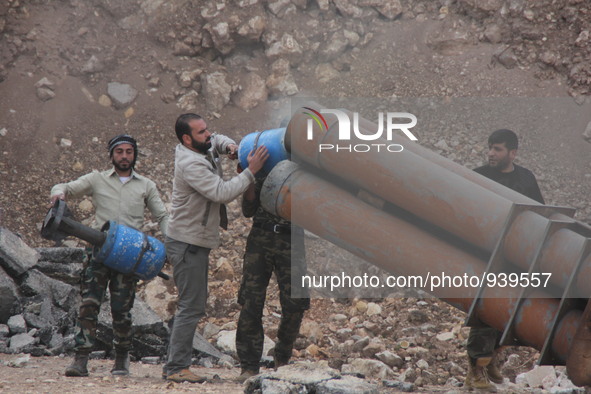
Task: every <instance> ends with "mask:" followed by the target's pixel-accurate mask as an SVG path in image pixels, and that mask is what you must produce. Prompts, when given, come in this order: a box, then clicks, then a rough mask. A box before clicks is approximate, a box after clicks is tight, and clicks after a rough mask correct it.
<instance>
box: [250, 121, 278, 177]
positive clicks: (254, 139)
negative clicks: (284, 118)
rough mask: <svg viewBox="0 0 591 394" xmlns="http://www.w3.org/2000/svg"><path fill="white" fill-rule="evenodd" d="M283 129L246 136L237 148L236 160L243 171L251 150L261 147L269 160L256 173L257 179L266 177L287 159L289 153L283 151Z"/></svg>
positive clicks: (257, 132)
mask: <svg viewBox="0 0 591 394" xmlns="http://www.w3.org/2000/svg"><path fill="white" fill-rule="evenodd" d="M285 130H286V128H285V127H281V128H278V129H271V130H264V131H256V132H254V133H250V134H248V135H246V136H245V137H244V138H243V139H242V141H240V145H239V146H238V160H240V166H241V167H242V168H243V169H246V168H247V167H248V160H247V157H248V154H249V153H250V151H251V150H253V149H256V148H258V147H259V146H261V145H264V146H265V147H267V150H268V151H269V158H268V159H267V161H266V162H265V165H264V166H263V168H262V170H261V171H259V172H257V177H263V176H266V175H267V174H268V173H269V172H271V170H272V169H273V167H275V165H276V164H277V163H279V162H280V161H283V160H287V159H289V153H288V152H287V150H285V145H284V143H283V141H284V139H285Z"/></svg>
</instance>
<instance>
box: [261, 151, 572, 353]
mask: <svg viewBox="0 0 591 394" xmlns="http://www.w3.org/2000/svg"><path fill="white" fill-rule="evenodd" d="M261 203H262V204H263V207H264V208H265V210H267V211H269V212H273V213H275V214H276V215H278V216H280V217H282V218H284V219H287V220H290V221H292V222H293V223H294V224H297V225H299V226H302V227H304V228H306V229H308V230H309V231H312V232H313V233H315V234H317V235H318V236H320V237H322V238H324V239H327V240H329V241H331V242H332V243H334V244H335V245H337V246H339V247H342V248H344V249H346V250H348V251H350V252H351V253H353V254H355V255H357V256H359V257H361V258H363V259H365V260H367V261H369V262H371V263H373V264H375V265H377V266H379V267H381V268H383V269H385V270H386V271H388V272H390V273H393V274H396V275H405V276H410V275H418V276H422V277H423V278H425V277H426V276H427V273H428V272H430V273H433V274H435V273H441V272H445V273H446V274H447V275H450V276H463V275H464V274H465V273H470V274H474V275H481V274H482V273H483V272H484V269H485V262H484V261H482V260H480V259H479V258H477V257H475V256H474V255H472V254H469V253H467V252H465V251H463V250H461V249H459V248H457V247H455V246H453V245H450V244H448V243H446V242H444V241H442V240H440V239H438V238H437V237H435V236H433V235H432V234H430V233H428V232H426V231H424V230H422V229H420V228H419V227H417V226H415V225H414V224H413V223H410V222H407V221H405V220H402V219H400V218H397V217H395V216H393V215H389V214H385V213H384V212H383V211H381V210H378V209H377V208H374V207H372V206H371V205H368V204H366V203H364V202H362V201H360V200H359V199H357V198H356V197H354V196H353V195H351V194H350V193H348V192H346V191H344V190H342V189H339V188H338V187H336V186H335V185H333V184H331V183H329V182H327V181H325V180H323V179H321V178H319V177H316V176H314V175H312V174H310V173H308V172H305V171H303V170H301V169H300V168H299V167H298V165H297V164H295V163H293V162H289V161H283V162H281V163H279V164H278V165H277V166H276V167H275V168H274V169H273V170H272V171H271V173H270V174H269V175H268V176H267V179H266V181H265V184H264V186H263V191H262V193H261ZM292 213H293V215H292ZM393 240H395V241H393ZM427 290H429V289H427ZM491 290H492V291H502V294H496V295H493V296H496V297H503V298H486V299H481V300H480V301H479V304H478V306H477V309H476V313H477V316H478V317H479V318H480V319H481V320H482V321H483V322H485V323H487V324H489V325H490V326H492V327H495V328H497V329H498V330H501V331H502V330H503V329H504V327H505V324H506V323H507V321H508V320H509V318H510V315H511V312H512V311H513V309H514V308H515V306H516V305H519V306H518V308H519V309H518V311H517V319H516V321H517V324H516V325H515V334H516V336H517V337H518V338H519V339H520V340H522V341H523V342H524V343H525V344H529V345H531V346H533V347H535V348H537V349H541V348H542V346H543V344H544V340H545V338H546V337H547V336H548V335H550V330H551V322H552V319H553V317H554V315H555V313H556V311H557V308H558V300H555V299H550V298H544V294H542V293H538V294H535V295H534V296H533V297H532V298H530V299H528V300H526V302H522V303H518V302H517V301H518V298H519V290H518V289H516V288H505V289H498V290H497V289H491ZM476 291H477V289H476V288H470V287H458V288H446V289H442V288H435V289H433V292H432V294H433V295H434V296H437V297H439V298H442V299H443V300H444V301H446V302H449V303H450V304H452V305H454V306H455V307H457V308H459V309H462V310H464V311H467V310H468V308H470V305H471V303H472V301H473V298H474V297H475V294H476ZM580 317H581V311H579V310H571V311H569V312H568V313H567V314H566V315H565V316H564V317H563V318H562V320H561V321H560V322H559V324H558V326H557V329H556V332H555V335H554V338H553V342H552V351H553V353H554V354H555V355H556V357H557V358H559V359H560V360H563V361H564V360H566V358H567V354H568V350H569V346H570V343H571V341H572V338H573V336H574V334H575V332H576V330H577V327H578V324H579V319H580Z"/></svg>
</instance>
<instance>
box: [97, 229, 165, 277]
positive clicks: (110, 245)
mask: <svg viewBox="0 0 591 394" xmlns="http://www.w3.org/2000/svg"><path fill="white" fill-rule="evenodd" d="M101 231H103V232H106V237H105V242H104V243H103V244H102V245H100V246H97V247H95V249H94V252H93V254H94V257H95V259H96V260H97V261H99V262H101V263H103V264H104V265H106V266H107V267H109V268H112V269H114V270H115V271H118V272H121V273H122V274H133V275H135V276H137V277H138V278H140V279H143V280H149V279H152V278H154V277H155V276H156V275H158V273H159V272H160V271H161V270H162V267H163V266H164V262H165V261H166V250H165V248H164V244H163V243H162V242H160V241H159V240H157V239H156V238H154V237H151V236H149V235H146V234H144V233H142V232H141V231H138V230H136V229H134V228H131V227H128V226H125V225H123V224H118V223H117V222H115V221H108V222H106V223H105V224H104V226H103V227H102V229H101Z"/></svg>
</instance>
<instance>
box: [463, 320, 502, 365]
mask: <svg viewBox="0 0 591 394" xmlns="http://www.w3.org/2000/svg"><path fill="white" fill-rule="evenodd" d="M500 339H501V333H500V332H499V331H497V330H496V329H494V328H492V327H488V326H482V327H471V328H470V334H468V342H467V344H466V348H467V350H468V356H469V357H470V358H471V359H472V360H476V359H479V358H482V357H491V356H492V355H493V352H494V351H495V349H496V348H498V347H499V340H500Z"/></svg>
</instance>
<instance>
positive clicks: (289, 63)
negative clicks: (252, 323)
mask: <svg viewBox="0 0 591 394" xmlns="http://www.w3.org/2000/svg"><path fill="white" fill-rule="evenodd" d="M589 26H591V6H590V5H589V2H588V1H585V0H537V1H534V0H483V1H480V0H437V1H431V0H424V1H423V0H418V1H411V0H387V1H373V0H238V1H192V0H169V1H163V0H128V1H124V2H121V1H115V0H56V1H47V0H5V1H3V2H1V3H0V93H1V94H0V191H1V192H0V226H1V227H5V228H7V229H8V230H10V231H11V232H14V233H16V234H18V235H20V236H21V238H22V239H23V240H24V241H25V242H26V243H27V244H28V245H29V246H31V247H33V248H37V247H48V246H52V244H51V243H49V242H48V241H45V240H43V239H42V238H41V237H40V236H39V235H38V233H39V225H40V222H41V220H42V219H43V217H44V215H45V213H46V210H47V203H48V197H49V190H50V188H51V186H52V185H53V184H55V183H58V182H63V181H68V180H71V179H74V178H76V177H78V176H80V175H83V174H85V173H87V172H89V171H91V170H94V169H99V170H100V169H104V168H106V167H108V165H109V161H108V157H107V151H106V142H107V141H108V140H109V139H110V138H111V137H112V136H113V135H115V134H119V133H130V134H132V135H134V136H135V137H136V138H137V139H138V141H139V144H140V151H141V154H140V158H139V161H138V166H137V168H138V171H140V172H141V173H143V174H145V175H148V176H150V177H151V178H152V179H154V180H155V181H156V182H157V184H158V186H159V188H160V190H161V191H162V195H163V198H164V200H165V202H167V203H168V202H169V200H170V193H171V188H172V178H171V177H172V162H173V148H174V146H175V145H176V138H175V137H174V134H173V124H174V121H175V119H176V117H177V116H178V114H180V113H182V112H186V111H194V112H197V113H201V114H203V115H205V116H206V118H207V120H208V124H209V126H210V128H211V129H212V130H214V131H219V132H221V133H223V134H227V135H230V136H232V137H234V138H235V139H236V140H240V139H241V138H242V137H243V136H244V135H246V134H247V133H249V132H252V131H255V130H262V129H268V128H273V127H276V126H277V125H278V124H279V123H280V121H281V120H282V119H283V118H284V117H285V116H286V115H288V114H289V113H290V112H291V103H292V100H294V99H295V98H302V97H304V98H306V97H309V98H312V99H314V100H316V101H319V102H322V101H323V99H324V98H326V99H327V100H328V99H329V98H330V99H331V100H335V99H336V100H343V103H345V105H347V104H349V103H353V102H355V101H347V100H354V99H362V100H361V102H362V104H359V107H358V108H357V107H356V108H353V107H349V109H351V110H356V111H359V112H361V113H362V114H363V115H364V116H366V117H367V118H368V119H376V113H375V112H376V110H391V109H392V107H393V108H394V109H400V108H401V107H403V106H405V105H408V106H410V107H412V106H413V105H416V106H418V107H421V108H427V109H426V110H425V109H423V110H422V111H421V112H420V113H419V115H418V119H419V123H418V125H417V133H418V135H419V143H421V144H422V145H424V146H426V147H428V148H430V149H433V150H434V151H436V152H437V153H439V154H441V155H443V156H446V157H448V158H450V159H452V160H454V161H456V162H458V163H460V164H463V165H466V166H468V167H470V168H473V167H475V166H477V165H480V164H481V163H482V162H483V160H484V154H485V152H486V146H485V141H486V137H487V136H488V134H489V133H490V131H491V130H492V129H494V128H501V127H504V128H512V129H514V130H515V131H517V132H518V134H519V135H520V142H521V149H520V153H519V158H518V161H519V163H520V164H522V165H524V166H525V167H528V168H530V169H532V171H533V172H534V173H535V174H536V176H537V177H538V180H539V183H540V186H541V189H542V192H543V194H544V197H545V199H546V201H547V202H548V203H549V204H553V205H560V206H571V207H575V208H577V213H576V217H577V218H578V219H580V220H582V221H586V222H591V205H589V203H588V198H587V196H588V195H589V193H590V192H591V190H590V189H591V188H590V186H589V179H591V168H589V160H588V157H589V153H590V151H591V145H589V143H588V142H586V139H587V140H591V126H590V120H591V119H590V116H589V114H591V99H589V93H590V89H591V68H590V67H591V66H590V64H591V63H590V60H591V59H590V57H591V53H590V51H591V45H590V40H591V38H590V32H589V31H590V29H589ZM416 100H419V101H416ZM420 100H427V101H428V102H429V103H430V102H431V101H432V103H433V104H429V103H428V105H426V104H425V101H420ZM408 103H410V104H408ZM417 103H418V104H417ZM428 108H437V109H438V110H437V111H434V110H428ZM224 166H225V169H226V173H227V174H228V175H231V174H233V173H234V166H235V164H234V163H231V162H229V161H228V162H225V163H224ZM69 205H70V208H72V209H73V211H74V212H75V214H76V217H77V218H78V219H79V220H80V221H82V222H83V223H89V222H90V220H92V205H91V200H90V199H83V200H79V201H72V202H71V203H70V204H69ZM229 208H230V219H231V226H230V228H229V231H227V232H224V233H223V234H222V237H223V246H222V247H221V248H219V249H218V250H216V251H214V252H213V254H212V260H211V261H212V272H211V275H212V278H213V280H212V283H211V295H210V309H209V314H210V318H209V319H208V321H207V322H202V327H201V328H203V329H204V328H205V325H213V326H208V327H209V328H208V331H207V332H209V333H214V334H211V337H208V339H211V340H212V342H214V341H215V340H217V336H218V335H219V332H220V331H227V330H232V328H233V326H232V324H233V323H234V322H235V321H236V317H237V315H236V314H237V311H238V307H237V304H236V302H235V300H236V290H237V283H238V281H239V278H240V273H241V257H242V253H243V250H244V245H245V237H246V235H247V234H248V231H249V228H250V223H249V221H248V220H246V219H244V218H242V217H241V214H240V211H239V205H238V203H237V202H234V203H232V204H230V207H229ZM143 230H144V231H146V232H149V233H151V234H153V235H156V236H160V234H159V233H158V231H157V226H156V225H155V224H154V223H151V222H149V223H147V224H146V226H145V228H144V229H143ZM311 242H312V243H313V242H315V241H314V240H311ZM67 245H68V246H81V245H82V243H81V242H78V241H77V240H75V239H71V240H68V241H67ZM142 297H143V298H144V299H146V300H147V302H148V304H150V306H152V307H153V308H154V309H155V310H156V312H157V313H158V314H159V315H160V316H161V318H162V319H165V320H166V319H167V318H169V317H170V313H171V312H172V311H173V310H174V287H173V286H172V285H171V284H170V283H168V284H167V283H165V282H162V281H160V279H157V280H154V281H152V282H150V283H149V284H145V285H144V286H143V290H142ZM376 311H379V312H376ZM278 313H280V309H279V305H278V301H277V298H276V294H275V293H272V294H271V295H270V302H269V305H268V306H267V308H266V312H265V325H266V327H267V328H268V335H269V336H270V337H271V339H273V338H274V335H275V331H274V330H276V324H277V321H278V320H277V316H276V315H277V314H278ZM464 317H465V316H464V314H463V313H461V312H459V311H457V310H455V309H453V308H451V307H449V306H447V305H445V304H442V303H440V302H439V301H437V300H431V299H427V300H423V299H417V298H408V299H407V298H401V297H397V296H396V294H392V296H391V297H388V298H386V299H382V298H376V299H372V298H371V297H362V296H360V297H358V298H355V299H351V300H339V299H316V300H314V302H313V308H312V310H311V311H310V313H309V314H308V316H307V319H306V322H305V324H304V327H303V329H302V333H303V334H304V335H303V336H302V338H301V340H300V341H299V342H298V344H297V357H296V358H297V359H299V360H328V362H329V364H330V365H331V366H332V367H335V368H338V369H342V365H346V364H348V363H350V362H352V360H355V359H358V358H370V359H373V360H382V358H380V357H379V356H377V354H383V353H384V352H386V351H389V352H391V353H395V355H396V357H394V360H395V361H392V359H388V360H389V361H388V362H387V363H386V365H388V368H389V369H387V371H388V374H391V375H389V377H390V378H392V379H397V380H398V381H401V382H406V383H412V384H413V385H415V386H414V387H420V386H421V385H427V386H428V385H439V386H440V387H442V388H443V387H447V388H450V387H456V385H457V384H458V382H460V381H461V380H462V379H463V376H464V374H465V362H464V348H463V346H464V345H465V329H462V328H461V326H462V322H463V319H464ZM222 327H224V329H222ZM65 334H66V333H65ZM509 354H511V353H510V352H509V353H507V357H508V358H509V359H510V360H512V361H511V363H514V364H510V365H508V371H509V373H510V376H512V377H515V376H516V375H517V373H518V372H523V371H525V370H528V369H529V368H530V367H531V366H532V363H533V361H534V360H535V358H536V357H535V352H533V351H531V350H528V349H523V350H520V351H519V352H517V353H516V355H515V357H514V358H513V359H511V358H510V357H509ZM384 357H385V356H384ZM399 359H400V360H399ZM382 361H383V360H382ZM515 366H517V367H515ZM446 384H447V386H444V385H446Z"/></svg>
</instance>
